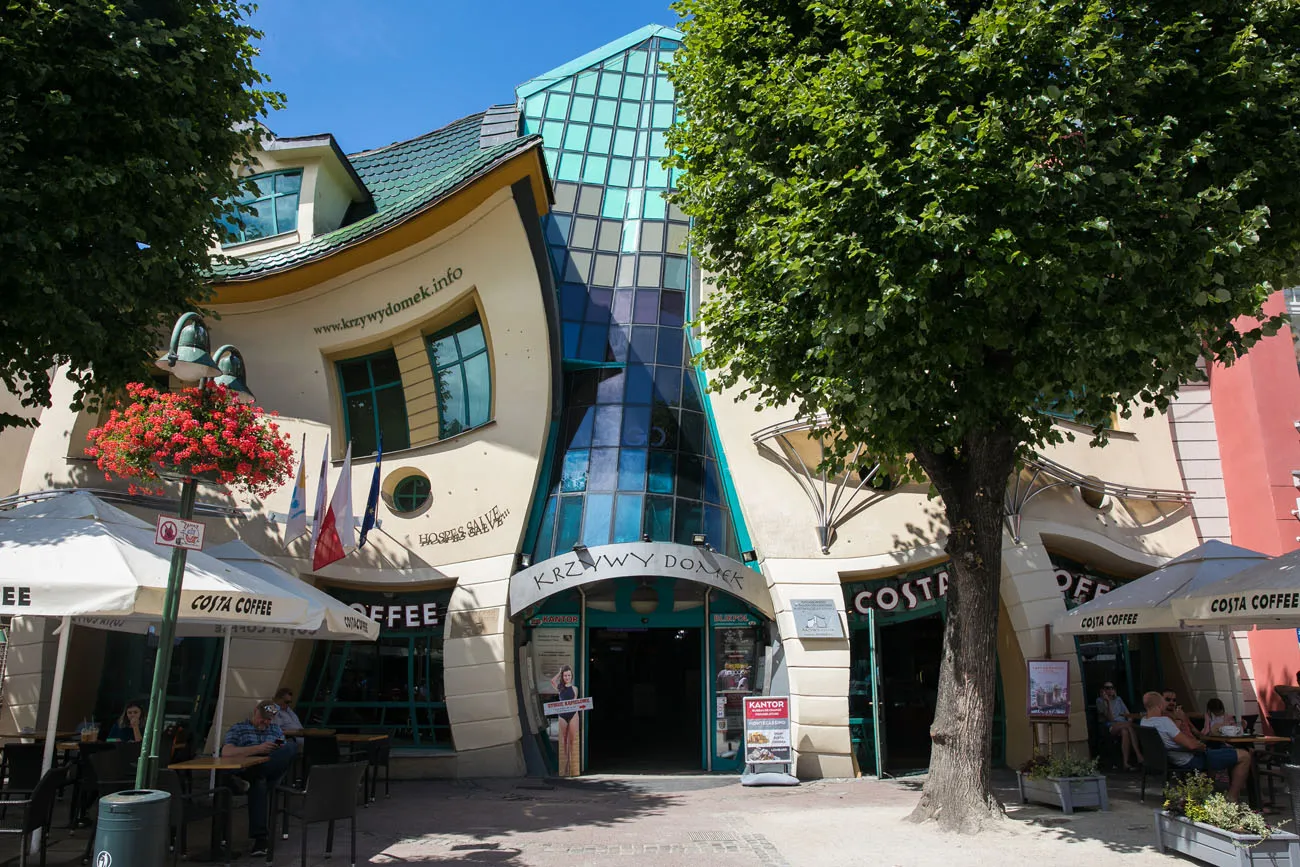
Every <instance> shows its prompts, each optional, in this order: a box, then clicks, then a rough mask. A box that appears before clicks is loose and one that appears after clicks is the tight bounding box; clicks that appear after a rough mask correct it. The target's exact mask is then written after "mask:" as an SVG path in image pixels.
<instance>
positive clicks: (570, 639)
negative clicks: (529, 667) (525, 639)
mask: <svg viewBox="0 0 1300 867" xmlns="http://www.w3.org/2000/svg"><path fill="white" fill-rule="evenodd" d="M576 640H577V630H574V629H535V630H533V635H532V642H531V643H532V646H533V676H534V678H535V680H534V683H536V684H537V693H538V695H555V694H556V691H557V689H558V688H557V687H556V686H555V684H554V683H553V682H552V681H553V680H554V678H555V675H556V674H558V673H559V671H560V669H561V668H563V667H564V666H566V665H567V666H569V667H570V668H572V667H573V665H574V660H575V658H576V653H575V650H574V644H575V642H576Z"/></svg>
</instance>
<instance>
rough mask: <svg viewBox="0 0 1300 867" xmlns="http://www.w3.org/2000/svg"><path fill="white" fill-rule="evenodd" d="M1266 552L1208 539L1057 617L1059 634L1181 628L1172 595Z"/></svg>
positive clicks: (1231, 571) (1212, 580)
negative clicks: (1139, 576) (1152, 569)
mask: <svg viewBox="0 0 1300 867" xmlns="http://www.w3.org/2000/svg"><path fill="white" fill-rule="evenodd" d="M1267 561H1268V555H1267V554H1261V553H1259V552H1258V551H1252V550H1250V549H1249V548H1239V547H1237V546H1236V545H1229V544H1227V543H1225V542H1219V541H1215V540H1211V541H1209V542H1206V543H1204V544H1202V545H1198V546H1197V547H1195V548H1193V549H1192V550H1190V551H1188V552H1187V553H1186V554H1183V555H1181V556H1178V557H1175V558H1174V559H1172V560H1170V561H1169V562H1168V563H1166V564H1165V565H1163V566H1161V567H1160V568H1159V569H1156V570H1155V571H1154V572H1150V573H1148V574H1146V575H1143V576H1142V577H1141V578H1138V579H1136V580H1134V581H1130V582H1128V583H1127V584H1124V585H1122V586H1119V587H1116V588H1115V589H1114V590H1111V591H1109V592H1107V593H1103V594H1101V595H1100V596H1098V597H1097V598H1096V599H1093V600H1092V601H1091V602H1086V603H1084V604H1083V605H1080V606H1079V607H1078V608H1075V609H1073V610H1071V611H1069V612H1067V613H1066V614H1065V615H1064V616H1063V617H1060V618H1057V621H1056V623H1055V624H1054V625H1053V626H1052V631H1053V632H1056V633H1058V634H1060V635H1118V634H1121V633H1126V632H1182V631H1183V625H1182V623H1181V622H1180V618H1179V617H1178V615H1177V614H1175V612H1174V608H1173V604H1172V603H1173V601H1174V600H1175V599H1177V598H1178V597H1180V596H1182V595H1184V594H1186V593H1189V592H1194V591H1196V590H1197V589H1199V588H1202V587H1205V586H1207V585H1211V584H1214V583H1215V582H1218V581H1221V580H1223V579H1224V578H1226V577H1228V576H1229V575H1233V574H1234V573H1240V572H1241V571H1242V570H1243V569H1248V568H1250V567H1251V566H1255V565H1257V564H1259V563H1265V562H1267Z"/></svg>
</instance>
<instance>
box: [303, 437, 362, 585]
mask: <svg viewBox="0 0 1300 867" xmlns="http://www.w3.org/2000/svg"><path fill="white" fill-rule="evenodd" d="M356 547H357V528H356V526H355V524H354V522H353V520H352V443H348V453H347V455H346V457H344V458H343V470H342V471H341V472H340V473H339V480H338V482H337V483H336V484H335V485H334V498H333V499H331V500H330V507H329V508H328V509H327V510H326V511H325V520H323V521H321V525H320V533H319V534H318V535H317V537H316V545H315V547H313V548H312V552H311V568H312V571H316V570H318V569H324V568H325V567H326V566H328V565H329V564H331V563H333V562H335V561H336V560H342V559H343V558H344V557H346V556H347V555H348V553H349V552H350V551H353V550H355V549H356Z"/></svg>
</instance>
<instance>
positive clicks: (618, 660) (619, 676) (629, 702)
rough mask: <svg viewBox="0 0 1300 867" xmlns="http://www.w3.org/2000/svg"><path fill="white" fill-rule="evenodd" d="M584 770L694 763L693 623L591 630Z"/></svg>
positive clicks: (697, 725)
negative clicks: (678, 626) (688, 625)
mask: <svg viewBox="0 0 1300 867" xmlns="http://www.w3.org/2000/svg"><path fill="white" fill-rule="evenodd" d="M590 641H591V644H590V647H591V661H590V672H589V680H590V682H591V697H592V709H591V711H590V713H589V718H588V720H587V769H588V770H589V771H590V772H592V773H640V774H662V773H672V772H675V771H677V772H680V771H691V770H700V768H701V764H700V763H701V755H702V752H701V722H702V721H701V718H700V713H701V704H702V698H701V692H700V689H701V685H700V630H699V629H696V628H689V629H675V628H654V629H592V630H591V631H590Z"/></svg>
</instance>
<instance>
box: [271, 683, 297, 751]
mask: <svg viewBox="0 0 1300 867" xmlns="http://www.w3.org/2000/svg"><path fill="white" fill-rule="evenodd" d="M275 704H276V706H277V707H278V708H279V710H278V711H277V712H276V714H275V719H273V720H272V722H273V723H275V724H276V725H278V726H279V727H280V730H281V731H285V732H301V731H302V728H303V726H302V720H300V719H298V714H296V713H294V711H293V690H291V689H289V687H287V686H282V687H280V688H279V689H278V690H276V691H275ZM294 740H296V741H297V742H298V743H299V744H301V743H302V738H301V737H296V738H294Z"/></svg>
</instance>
